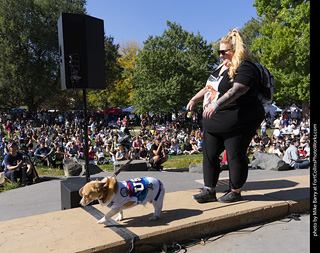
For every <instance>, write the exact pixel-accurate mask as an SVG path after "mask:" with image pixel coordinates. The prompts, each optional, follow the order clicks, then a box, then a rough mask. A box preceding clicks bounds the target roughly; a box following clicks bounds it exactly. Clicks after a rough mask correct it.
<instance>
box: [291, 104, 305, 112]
mask: <svg viewBox="0 0 320 253" xmlns="http://www.w3.org/2000/svg"><path fill="white" fill-rule="evenodd" d="M289 111H290V112H294V111H300V112H301V111H302V109H300V108H299V107H298V106H296V105H295V104H292V105H291V106H290V109H289Z"/></svg>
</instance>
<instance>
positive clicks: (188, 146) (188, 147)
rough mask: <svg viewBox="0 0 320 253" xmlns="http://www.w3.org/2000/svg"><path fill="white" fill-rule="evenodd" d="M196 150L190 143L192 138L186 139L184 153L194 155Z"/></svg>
mask: <svg viewBox="0 0 320 253" xmlns="http://www.w3.org/2000/svg"><path fill="white" fill-rule="evenodd" d="M195 152H196V151H195V150H193V148H192V145H191V143H190V139H186V142H185V144H184V145H183V154H185V155H192V154H194V153H195Z"/></svg>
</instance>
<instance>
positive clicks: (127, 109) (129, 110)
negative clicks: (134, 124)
mask: <svg viewBox="0 0 320 253" xmlns="http://www.w3.org/2000/svg"><path fill="white" fill-rule="evenodd" d="M135 109H136V108H133V106H129V107H127V108H124V109H122V111H123V112H133V111H134V110H135Z"/></svg>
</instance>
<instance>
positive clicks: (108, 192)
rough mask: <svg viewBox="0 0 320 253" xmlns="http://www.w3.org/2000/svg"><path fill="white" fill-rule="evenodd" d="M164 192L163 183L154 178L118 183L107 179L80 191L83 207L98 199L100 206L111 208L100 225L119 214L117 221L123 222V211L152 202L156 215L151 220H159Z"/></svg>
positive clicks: (87, 185) (92, 183)
mask: <svg viewBox="0 0 320 253" xmlns="http://www.w3.org/2000/svg"><path fill="white" fill-rule="evenodd" d="M164 192H165V191H164V187H163V184H162V182H161V181H160V180H158V179H156V178H153V177H142V178H135V179H131V180H128V181H122V182H118V181H117V179H116V177H114V176H113V177H106V178H104V179H102V180H101V181H99V180H98V179H97V180H96V181H91V182H89V183H87V184H86V185H85V186H83V187H82V188H81V189H80V190H79V194H80V196H81V197H82V199H81V201H80V204H81V205H82V206H86V205H88V204H89V203H90V202H92V201H93V200H95V199H97V200H98V201H99V203H100V205H103V206H107V207H109V208H110V211H109V212H108V213H106V214H105V216H104V217H102V218H101V219H100V220H99V221H98V222H97V223H98V224H103V223H105V222H106V221H107V220H109V219H110V218H111V217H112V216H114V215H115V214H117V213H119V215H118V217H117V218H116V221H121V220H122V219H123V212H122V210H123V209H127V208H130V207H133V206H135V205H138V204H146V203H147V202H151V203H152V204H153V207H154V214H153V216H152V217H150V218H149V220H157V219H158V218H159V217H160V213H161V210H162V206H163V198H164Z"/></svg>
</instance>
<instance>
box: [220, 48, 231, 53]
mask: <svg viewBox="0 0 320 253" xmlns="http://www.w3.org/2000/svg"><path fill="white" fill-rule="evenodd" d="M230 50H232V48H229V49H227V50H218V54H219V55H220V54H222V55H225V53H226V52H228V51H230Z"/></svg>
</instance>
